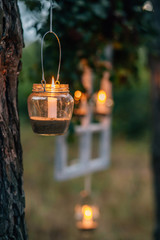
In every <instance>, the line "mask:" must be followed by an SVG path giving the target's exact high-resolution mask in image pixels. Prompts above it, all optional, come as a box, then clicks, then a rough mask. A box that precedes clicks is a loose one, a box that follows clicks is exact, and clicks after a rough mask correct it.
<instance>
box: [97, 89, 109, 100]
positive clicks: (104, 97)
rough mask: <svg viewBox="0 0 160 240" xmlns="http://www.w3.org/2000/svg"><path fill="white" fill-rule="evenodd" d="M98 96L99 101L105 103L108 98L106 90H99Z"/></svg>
mask: <svg viewBox="0 0 160 240" xmlns="http://www.w3.org/2000/svg"><path fill="white" fill-rule="evenodd" d="M97 98H98V102H99V103H105V102H106V99H107V95H106V93H105V91H103V90H99V92H98V97H97Z"/></svg>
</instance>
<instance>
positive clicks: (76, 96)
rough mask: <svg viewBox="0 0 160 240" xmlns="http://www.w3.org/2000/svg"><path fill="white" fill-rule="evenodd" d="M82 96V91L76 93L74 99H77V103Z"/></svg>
mask: <svg viewBox="0 0 160 240" xmlns="http://www.w3.org/2000/svg"><path fill="white" fill-rule="evenodd" d="M81 96H82V92H81V91H79V90H77V91H75V93H74V99H75V100H76V101H79V100H80V98H81Z"/></svg>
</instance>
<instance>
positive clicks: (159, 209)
mask: <svg viewBox="0 0 160 240" xmlns="http://www.w3.org/2000/svg"><path fill="white" fill-rule="evenodd" d="M152 2H153V7H154V17H155V19H154V21H153V23H154V26H155V28H156V30H157V36H156V37H155V38H154V41H153V43H152V47H151V49H152V52H150V66H151V80H152V109H153V111H152V112H153V136H152V137H153V139H152V169H153V181H154V192H155V215H156V227H155V232H154V239H155V240H160V25H159V23H160V2H159V0H153V1H152Z"/></svg>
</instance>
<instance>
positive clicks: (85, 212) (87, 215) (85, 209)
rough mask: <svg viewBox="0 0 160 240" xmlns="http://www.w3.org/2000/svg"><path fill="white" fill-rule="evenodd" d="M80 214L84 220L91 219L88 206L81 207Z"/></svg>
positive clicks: (91, 212) (91, 213) (91, 214)
mask: <svg viewBox="0 0 160 240" xmlns="http://www.w3.org/2000/svg"><path fill="white" fill-rule="evenodd" d="M82 213H83V217H84V219H85V220H91V219H92V218H93V211H92V208H91V207H90V206H88V205H84V206H83V207H82Z"/></svg>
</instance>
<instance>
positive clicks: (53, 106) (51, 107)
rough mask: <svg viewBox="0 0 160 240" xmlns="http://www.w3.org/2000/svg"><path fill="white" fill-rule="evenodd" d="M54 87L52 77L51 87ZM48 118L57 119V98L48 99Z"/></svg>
mask: <svg viewBox="0 0 160 240" xmlns="http://www.w3.org/2000/svg"><path fill="white" fill-rule="evenodd" d="M54 85H55V83H54V77H52V87H54ZM51 91H52V90H51ZM48 118H57V98H54V97H48Z"/></svg>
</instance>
